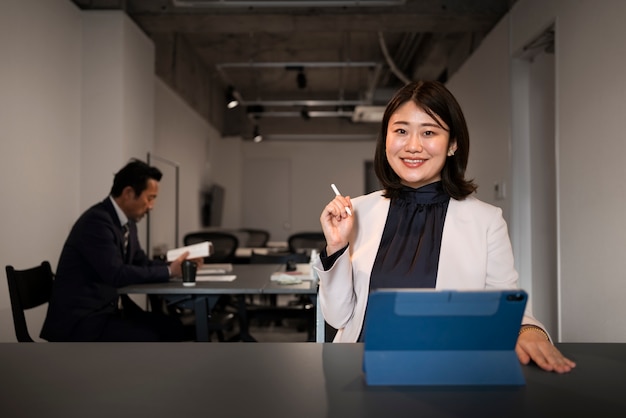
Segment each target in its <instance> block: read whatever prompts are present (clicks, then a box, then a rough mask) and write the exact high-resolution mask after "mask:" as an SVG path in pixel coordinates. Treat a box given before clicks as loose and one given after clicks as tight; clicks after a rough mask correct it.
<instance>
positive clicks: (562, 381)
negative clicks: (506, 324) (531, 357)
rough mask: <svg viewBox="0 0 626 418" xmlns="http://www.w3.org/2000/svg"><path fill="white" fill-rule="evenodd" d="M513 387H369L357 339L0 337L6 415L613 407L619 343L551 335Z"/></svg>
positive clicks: (599, 410)
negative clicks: (564, 360) (549, 367)
mask: <svg viewBox="0 0 626 418" xmlns="http://www.w3.org/2000/svg"><path fill="white" fill-rule="evenodd" d="M558 347H559V348H560V349H561V351H562V352H563V353H564V354H565V355H567V356H568V357H570V358H572V359H573V360H575V361H576V362H577V367H576V368H575V369H574V370H573V371H571V372H570V373H567V374H562V375H559V374H555V373H549V372H544V371H542V370H539V369H538V368H537V367H536V366H523V367H522V369H523V373H524V377H525V380H526V384H525V385H523V386H368V385H367V384H366V383H365V378H364V373H363V371H362V361H363V345H362V344H357V343H354V344H339V343H325V344H311V343H304V342H303V343H264V344H196V343H34V344H25V343H3V344H0V365H1V370H2V372H1V373H0V387H1V388H2V390H0V410H1V411H2V416H3V417H4V418H12V417H37V416H54V417H64V418H70V417H80V418H83V417H90V418H92V417H107V418H108V417H111V416H124V417H127V416H145V417H178V416H211V417H274V418H280V417H289V418H293V417H302V418H306V417H315V418H319V417H341V418H345V417H359V418H363V417H364V418H367V417H389V418H391V417H393V418H402V417H482V418H488V417H499V418H500V417H503V418H508V417H513V418H515V417H534V418H538V417H539V418H541V417H556V418H561V417H594V418H595V417H623V416H624V415H625V414H626V396H624V388H626V344H600V343H597V344H593V343H585V344H583V343H568V344H558Z"/></svg>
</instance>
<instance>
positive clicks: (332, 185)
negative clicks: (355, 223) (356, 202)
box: [330, 183, 352, 216]
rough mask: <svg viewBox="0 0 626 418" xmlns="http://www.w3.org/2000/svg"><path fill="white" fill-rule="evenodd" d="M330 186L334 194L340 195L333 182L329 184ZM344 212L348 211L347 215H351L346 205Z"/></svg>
mask: <svg viewBox="0 0 626 418" xmlns="http://www.w3.org/2000/svg"><path fill="white" fill-rule="evenodd" d="M330 187H331V188H332V189H333V192H335V196H341V193H339V190H338V189H337V186H335V183H333V184H331V185H330ZM346 212H348V215H350V216H352V211H351V210H350V208H349V207H347V206H346Z"/></svg>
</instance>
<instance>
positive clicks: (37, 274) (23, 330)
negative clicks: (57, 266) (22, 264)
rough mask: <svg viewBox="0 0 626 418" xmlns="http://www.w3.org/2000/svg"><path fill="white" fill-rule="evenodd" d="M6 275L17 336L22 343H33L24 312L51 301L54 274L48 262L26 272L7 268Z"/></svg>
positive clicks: (10, 267)
mask: <svg viewBox="0 0 626 418" xmlns="http://www.w3.org/2000/svg"><path fill="white" fill-rule="evenodd" d="M6 273H7V280H8V282H9V297H10V299H11V311H12V313H13V325H14V327H15V336H16V337H17V341H19V342H21V343H23V342H30V343H32V342H34V340H33V339H32V338H31V336H30V334H29V333H28V326H27V324H26V316H25V314H24V311H25V310H27V309H32V308H36V307H37V306H41V305H43V304H44V303H48V302H49V301H50V297H51V295H52V283H53V281H54V273H52V268H51V267H50V263H49V262H48V261H44V262H42V263H41V265H39V266H36V267H32V268H29V269H26V270H16V269H15V268H13V266H6Z"/></svg>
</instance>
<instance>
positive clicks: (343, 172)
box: [242, 124, 378, 241]
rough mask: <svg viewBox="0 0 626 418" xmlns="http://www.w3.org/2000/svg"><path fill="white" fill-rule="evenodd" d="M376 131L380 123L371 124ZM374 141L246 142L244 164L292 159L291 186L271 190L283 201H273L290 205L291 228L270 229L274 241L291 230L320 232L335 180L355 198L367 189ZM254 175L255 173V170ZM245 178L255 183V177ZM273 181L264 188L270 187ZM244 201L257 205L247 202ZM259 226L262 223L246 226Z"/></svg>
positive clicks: (282, 238) (338, 185) (283, 237)
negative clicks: (366, 162)
mask: <svg viewBox="0 0 626 418" xmlns="http://www.w3.org/2000/svg"><path fill="white" fill-rule="evenodd" d="M372 129H373V131H374V132H377V129H378V126H377V125H374V124H372ZM375 146H376V144H375V142H373V141H369V142H337V143H333V142H321V143H320V142H274V143H272V142H261V143H254V142H250V141H247V142H245V143H244V144H243V148H242V154H243V164H248V162H249V161H251V160H256V161H262V160H264V161H266V164H272V161H274V160H275V159H285V160H288V161H289V162H290V172H291V179H290V180H291V181H290V182H289V184H290V185H289V189H288V190H282V191H277V193H270V192H269V191H268V195H274V196H277V197H278V198H280V196H281V193H282V196H283V197H284V200H282V201H280V202H279V201H277V202H275V203H274V204H276V205H279V204H288V205H290V206H291V219H290V220H289V224H290V229H289V230H283V231H271V232H272V236H271V237H270V239H271V240H278V241H284V240H286V238H287V236H288V235H289V234H290V233H295V232H301V231H321V226H320V222H319V218H320V214H321V213H322V209H323V208H324V206H326V204H327V203H328V202H330V201H331V200H332V199H333V198H334V197H335V195H334V193H333V191H332V190H331V188H330V185H331V183H336V184H337V187H338V188H339V190H340V191H341V193H342V194H344V195H346V196H352V197H356V196H359V195H361V194H363V192H364V190H365V161H372V160H373V159H374V150H375ZM253 174H254V173H253ZM243 181H249V182H254V178H244V179H243ZM272 186H273V185H272V184H267V185H264V186H262V187H264V188H265V189H269V188H271V187H272ZM243 202H244V203H245V204H250V205H254V202H249V201H246V198H245V197H243ZM245 226H248V227H260V225H245Z"/></svg>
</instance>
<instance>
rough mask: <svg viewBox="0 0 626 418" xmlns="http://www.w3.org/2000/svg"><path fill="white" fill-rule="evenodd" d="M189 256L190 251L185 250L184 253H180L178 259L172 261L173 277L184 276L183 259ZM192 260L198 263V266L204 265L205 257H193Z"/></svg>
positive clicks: (171, 273) (171, 271)
mask: <svg viewBox="0 0 626 418" xmlns="http://www.w3.org/2000/svg"><path fill="white" fill-rule="evenodd" d="M187 257H189V251H185V252H184V253H183V254H181V255H180V257H178V258H177V259H176V260H174V261H172V262H171V263H170V275H171V277H182V276H183V269H182V264H183V261H185V260H186V259H187ZM191 261H193V262H194V263H196V264H197V265H198V268H200V267H202V265H203V264H204V259H202V258H193V259H191Z"/></svg>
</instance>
